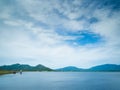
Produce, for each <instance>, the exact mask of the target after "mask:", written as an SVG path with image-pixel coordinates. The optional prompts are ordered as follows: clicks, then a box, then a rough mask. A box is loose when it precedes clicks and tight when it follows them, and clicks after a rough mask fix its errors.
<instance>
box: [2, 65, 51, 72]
mask: <svg viewBox="0 0 120 90" xmlns="http://www.w3.org/2000/svg"><path fill="white" fill-rule="evenodd" d="M0 70H8V71H19V70H23V71H52V69H50V68H48V67H46V66H43V65H41V64H39V65H37V66H30V65H27V64H12V65H4V66H0Z"/></svg>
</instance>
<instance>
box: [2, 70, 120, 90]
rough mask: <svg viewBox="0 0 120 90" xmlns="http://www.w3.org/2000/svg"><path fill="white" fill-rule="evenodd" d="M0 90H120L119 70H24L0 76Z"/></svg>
mask: <svg viewBox="0 0 120 90" xmlns="http://www.w3.org/2000/svg"><path fill="white" fill-rule="evenodd" d="M0 90H120V72H24V73H23V74H22V75H20V74H8V75H1V76H0Z"/></svg>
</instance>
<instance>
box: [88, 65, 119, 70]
mask: <svg viewBox="0 0 120 90" xmlns="http://www.w3.org/2000/svg"><path fill="white" fill-rule="evenodd" d="M88 70H89V71H120V65H116V64H103V65H98V66H94V67H91V68H89V69H88Z"/></svg>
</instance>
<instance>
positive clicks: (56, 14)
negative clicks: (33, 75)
mask: <svg viewBox="0 0 120 90" xmlns="http://www.w3.org/2000/svg"><path fill="white" fill-rule="evenodd" d="M0 12H1V13H0V51H1V52H0V65H4V64H13V63H26V64H30V65H36V64H43V65H46V66H48V67H51V68H58V67H64V66H69V65H70V66H72V65H73V66H78V67H85V68H87V67H90V66H94V65H98V64H105V63H112V64H120V39H119V35H120V17H119V15H120V0H102V1H101V0H0Z"/></svg>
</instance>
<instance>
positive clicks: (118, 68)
mask: <svg viewBox="0 0 120 90" xmlns="http://www.w3.org/2000/svg"><path fill="white" fill-rule="evenodd" d="M55 70H56V71H86V72H87V71H119V72H120V65H116V64H103V65H97V66H93V67H91V68H88V69H84V68H78V67H74V66H72V67H71V66H68V67H64V68H59V69H55Z"/></svg>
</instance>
